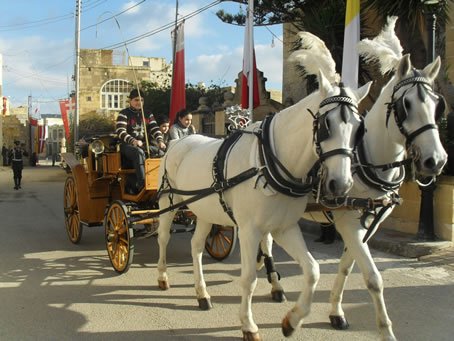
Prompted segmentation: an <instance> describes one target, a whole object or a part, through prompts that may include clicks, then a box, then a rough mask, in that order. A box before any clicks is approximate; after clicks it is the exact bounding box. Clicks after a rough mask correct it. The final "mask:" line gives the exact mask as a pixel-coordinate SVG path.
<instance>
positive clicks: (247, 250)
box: [238, 228, 261, 341]
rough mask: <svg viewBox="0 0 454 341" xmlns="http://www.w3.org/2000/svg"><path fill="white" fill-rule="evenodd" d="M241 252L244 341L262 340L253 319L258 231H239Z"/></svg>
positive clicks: (241, 307) (241, 306)
mask: <svg viewBox="0 0 454 341" xmlns="http://www.w3.org/2000/svg"><path fill="white" fill-rule="evenodd" d="M238 231H239V232H238V236H239V240H240V252H241V278H240V286H241V289H242V291H241V304H240V322H241V330H242V332H243V340H248V341H259V340H261V337H260V334H259V332H258V330H259V328H258V326H257V325H256V324H255V322H254V319H253V317H252V295H253V293H254V290H255V287H256V286H257V271H256V268H255V263H256V254H255V252H256V250H257V249H258V246H259V241H260V235H259V233H258V232H257V231H249V230H247V229H245V228H239V229H238Z"/></svg>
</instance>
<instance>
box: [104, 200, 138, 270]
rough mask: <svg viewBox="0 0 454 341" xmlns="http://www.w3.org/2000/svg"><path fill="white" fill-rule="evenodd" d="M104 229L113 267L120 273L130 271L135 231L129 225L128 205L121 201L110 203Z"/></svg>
mask: <svg viewBox="0 0 454 341" xmlns="http://www.w3.org/2000/svg"><path fill="white" fill-rule="evenodd" d="M104 231H105V236H106V248H107V253H108V255H109V259H110V263H111V264H112V267H113V268H114V269H115V271H116V272H118V273H120V274H122V273H124V272H126V271H128V269H129V266H130V265H131V263H132V259H133V257H134V245H133V243H132V237H133V236H134V233H133V229H132V228H130V226H129V222H128V213H127V207H126V205H124V204H123V203H122V202H121V201H114V202H113V203H112V204H111V205H110V207H109V209H108V211H107V213H106V216H105V218H104Z"/></svg>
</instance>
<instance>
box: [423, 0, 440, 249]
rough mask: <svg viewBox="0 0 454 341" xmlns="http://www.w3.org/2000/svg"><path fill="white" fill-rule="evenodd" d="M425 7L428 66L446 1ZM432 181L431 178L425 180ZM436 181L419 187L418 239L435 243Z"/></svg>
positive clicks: (425, 1)
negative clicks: (434, 207)
mask: <svg viewBox="0 0 454 341" xmlns="http://www.w3.org/2000/svg"><path fill="white" fill-rule="evenodd" d="M421 2H422V3H423V5H424V9H423V11H424V14H425V16H426V26H427V54H426V56H427V61H426V62H427V64H429V63H432V62H433V61H434V59H435V41H436V40H435V33H436V26H437V14H438V13H439V12H440V10H441V8H442V6H443V4H444V0H421ZM425 180H426V181H431V179H430V178H428V179H425ZM435 181H436V179H435V178H434V179H433V181H432V182H431V183H430V184H429V185H427V186H424V185H419V189H420V191H421V205H420V209H419V225H418V235H417V239H419V240H427V241H433V240H435V232H434V209H433V198H434V191H435V188H436V184H435Z"/></svg>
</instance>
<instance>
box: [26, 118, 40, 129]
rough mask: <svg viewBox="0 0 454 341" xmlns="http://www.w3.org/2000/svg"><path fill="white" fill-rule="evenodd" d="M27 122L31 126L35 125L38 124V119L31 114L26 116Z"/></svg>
mask: <svg viewBox="0 0 454 341" xmlns="http://www.w3.org/2000/svg"><path fill="white" fill-rule="evenodd" d="M28 122H29V123H30V125H31V126H34V127H36V126H37V125H38V119H37V118H33V117H31V116H29V117H28Z"/></svg>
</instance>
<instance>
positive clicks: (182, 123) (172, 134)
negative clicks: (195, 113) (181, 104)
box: [169, 109, 196, 140]
mask: <svg viewBox="0 0 454 341" xmlns="http://www.w3.org/2000/svg"><path fill="white" fill-rule="evenodd" d="M195 133H196V131H195V127H194V126H193V125H192V114H191V113H190V112H189V111H187V110H186V109H183V110H181V111H179V112H177V117H176V118H175V122H174V124H173V125H172V126H171V127H170V130H169V139H170V140H178V139H181V138H182V137H185V136H188V135H192V134H195Z"/></svg>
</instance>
